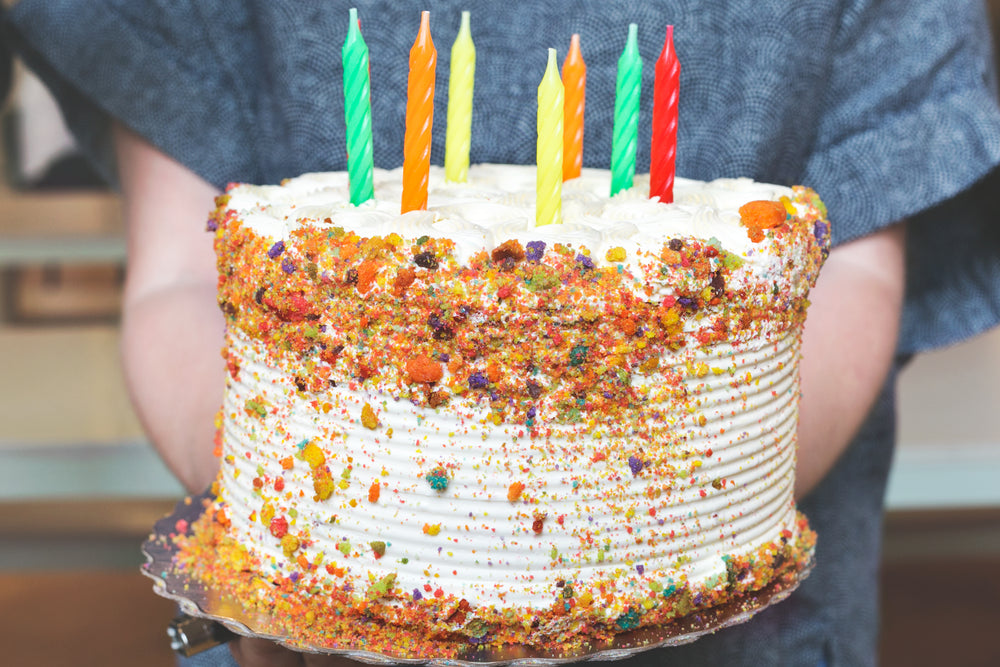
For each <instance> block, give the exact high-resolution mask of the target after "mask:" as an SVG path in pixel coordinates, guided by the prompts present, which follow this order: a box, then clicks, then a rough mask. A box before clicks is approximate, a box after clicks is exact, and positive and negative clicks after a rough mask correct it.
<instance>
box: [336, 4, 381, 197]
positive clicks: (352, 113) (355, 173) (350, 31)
mask: <svg viewBox="0 0 1000 667" xmlns="http://www.w3.org/2000/svg"><path fill="white" fill-rule="evenodd" d="M341 57H342V60H343V64H344V115H345V117H346V120H347V180H348V183H349V189H350V194H351V203H352V204H354V205H355V206H357V205H358V204H363V203H365V202H366V201H368V200H369V199H371V198H372V197H374V196H375V189H374V182H373V174H374V171H373V170H374V157H373V149H372V99H371V78H370V74H369V69H368V45H367V44H365V40H364V38H363V37H362V36H361V29H360V27H359V26H358V10H357V9H351V11H350V18H349V19H348V25H347V39H345V40H344V47H343V49H342V50H341Z"/></svg>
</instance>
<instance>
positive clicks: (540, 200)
mask: <svg viewBox="0 0 1000 667" xmlns="http://www.w3.org/2000/svg"><path fill="white" fill-rule="evenodd" d="M564 95H565V93H564V91H563V84H562V79H560V78H559V67H558V66H557V65H556V50H555V49H549V62H548V65H547V66H546V67H545V74H544V75H543V76H542V82H541V83H540V84H538V142H537V143H536V145H535V162H536V163H537V164H538V175H537V180H536V184H535V225H536V226H537V225H551V224H558V223H561V222H562V181H563V113H564V111H563V106H564Z"/></svg>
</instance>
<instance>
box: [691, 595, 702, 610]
mask: <svg viewBox="0 0 1000 667" xmlns="http://www.w3.org/2000/svg"><path fill="white" fill-rule="evenodd" d="M704 601H705V595H704V594H703V593H698V594H696V595H695V596H694V600H692V602H694V606H695V607H700V606H701V603H702V602H704Z"/></svg>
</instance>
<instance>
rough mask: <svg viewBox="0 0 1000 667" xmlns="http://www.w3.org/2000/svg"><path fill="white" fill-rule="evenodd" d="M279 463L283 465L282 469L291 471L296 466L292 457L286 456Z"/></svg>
mask: <svg viewBox="0 0 1000 667" xmlns="http://www.w3.org/2000/svg"><path fill="white" fill-rule="evenodd" d="M279 463H281V467H282V469H284V470H291V469H292V466H293V465H295V459H293V458H292V457H291V456H286V457H285V458H283V459H281V461H279Z"/></svg>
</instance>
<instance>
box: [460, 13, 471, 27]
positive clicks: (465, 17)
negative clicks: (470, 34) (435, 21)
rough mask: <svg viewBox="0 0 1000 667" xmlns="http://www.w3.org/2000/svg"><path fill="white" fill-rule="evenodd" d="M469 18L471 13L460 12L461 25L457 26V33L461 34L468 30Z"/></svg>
mask: <svg viewBox="0 0 1000 667" xmlns="http://www.w3.org/2000/svg"><path fill="white" fill-rule="evenodd" d="M470 16H471V12H469V11H467V10H466V11H463V12H462V23H461V24H460V25H459V26H458V31H459V32H462V31H465V30H469V21H470Z"/></svg>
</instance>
